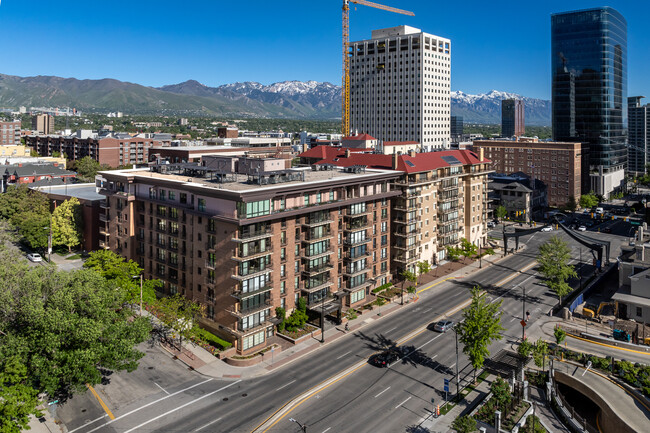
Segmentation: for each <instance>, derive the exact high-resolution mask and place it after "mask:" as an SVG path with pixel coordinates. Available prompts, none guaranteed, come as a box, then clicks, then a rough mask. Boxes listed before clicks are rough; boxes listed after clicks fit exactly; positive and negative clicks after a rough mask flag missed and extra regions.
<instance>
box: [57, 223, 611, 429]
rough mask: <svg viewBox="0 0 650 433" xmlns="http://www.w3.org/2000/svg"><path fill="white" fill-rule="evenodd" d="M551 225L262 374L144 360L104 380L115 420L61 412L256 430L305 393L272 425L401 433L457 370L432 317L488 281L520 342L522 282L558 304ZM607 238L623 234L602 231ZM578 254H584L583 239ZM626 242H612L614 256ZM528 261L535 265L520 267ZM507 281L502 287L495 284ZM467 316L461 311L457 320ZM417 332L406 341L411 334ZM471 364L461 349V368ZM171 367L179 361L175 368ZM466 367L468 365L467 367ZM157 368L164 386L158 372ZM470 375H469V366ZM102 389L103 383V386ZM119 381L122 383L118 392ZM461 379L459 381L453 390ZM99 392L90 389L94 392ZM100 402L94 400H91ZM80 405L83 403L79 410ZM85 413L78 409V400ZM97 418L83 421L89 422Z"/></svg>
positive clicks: (106, 423) (70, 420)
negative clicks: (217, 375) (540, 262)
mask: <svg viewBox="0 0 650 433" xmlns="http://www.w3.org/2000/svg"><path fill="white" fill-rule="evenodd" d="M553 234H555V232H552V233H537V234H535V235H532V236H529V237H528V239H524V240H523V241H522V243H527V248H526V249H525V250H524V251H522V252H520V253H518V254H515V255H511V256H509V257H506V258H505V259H504V260H502V261H500V262H499V263H497V264H495V265H493V266H491V267H489V268H486V269H483V270H481V271H479V272H477V273H474V274H472V275H471V276H470V278H468V279H466V280H456V281H448V282H445V283H443V284H440V285H438V286H436V288H435V290H431V291H430V292H433V293H427V294H426V295H423V296H421V297H420V300H419V301H418V302H417V303H414V304H411V305H409V306H407V307H405V308H403V309H400V310H398V311H396V312H395V313H393V314H391V315H388V316H386V317H384V318H382V319H381V320H368V321H367V322H368V323H367V325H366V326H364V327H363V328H362V329H361V330H359V331H356V332H353V333H350V334H349V335H348V336H346V337H345V338H340V339H338V340H335V341H333V342H330V343H328V344H326V346H325V347H323V348H322V349H320V350H317V351H315V352H312V353H310V354H309V355H307V356H305V357H303V358H301V359H298V360H296V361H294V362H293V363H291V364H290V365H288V366H286V367H284V368H282V369H280V370H278V371H277V372H274V373H272V374H269V375H267V376H265V377H263V378H259V379H254V380H246V381H235V380H231V381H224V380H215V379H209V378H205V377H202V376H200V375H198V374H197V373H193V372H192V373H189V372H188V375H187V377H185V376H184V375H178V374H176V373H174V372H173V371H172V370H170V371H169V374H170V375H174V377H172V378H168V377H166V376H165V372H164V366H162V367H161V369H160V370H161V371H158V370H157V369H156V367H158V365H153V367H154V370H149V369H148V367H150V366H152V365H149V366H148V367H144V369H143V368H142V367H141V368H140V369H139V370H138V371H137V372H134V373H131V374H125V373H120V374H116V375H115V378H114V379H113V383H111V384H109V385H106V387H105V388H106V390H105V393H100V395H108V396H111V401H109V402H107V403H108V406H109V407H110V408H111V411H112V414H113V416H114V419H113V420H111V419H109V417H105V416H103V415H104V413H103V411H101V408H100V410H98V405H97V403H94V402H93V403H82V401H84V399H83V398H79V399H78V402H77V403H74V404H72V402H74V400H75V399H73V401H71V402H70V403H68V404H66V405H64V406H63V407H61V408H60V409H59V416H61V417H62V419H63V420H64V421H65V423H66V425H67V426H68V430H69V431H70V432H74V431H76V432H79V433H90V432H95V431H97V432H121V433H129V432H153V431H155V432H194V431H200V432H249V431H251V430H253V429H254V428H255V427H256V426H258V425H260V424H261V423H262V422H264V421H265V420H266V419H267V418H268V417H269V416H271V415H272V414H273V413H274V412H276V411H277V410H278V409H280V408H281V407H282V406H283V405H285V404H286V403H288V402H290V401H292V400H293V399H294V398H296V397H297V396H299V395H301V394H304V393H307V395H306V398H305V399H304V400H302V402H301V403H300V404H299V405H297V406H295V407H294V408H293V409H292V410H291V412H290V413H287V414H286V415H285V416H284V417H283V418H281V419H280V420H279V421H278V422H277V423H276V424H275V425H274V426H273V427H272V428H271V429H270V430H269V431H276V432H279V431H282V432H286V431H300V428H299V426H298V425H297V424H295V423H292V422H290V421H289V417H293V418H295V419H297V420H298V421H300V422H302V423H305V424H307V425H308V426H309V431H310V432H313V431H317V432H326V431H330V432H336V431H359V432H364V431H369V432H370V431H403V430H404V429H405V428H406V427H407V426H409V425H416V424H417V423H419V422H420V421H421V419H422V418H423V417H426V416H429V415H430V411H431V408H432V404H431V398H432V397H433V398H435V399H436V402H439V401H441V399H443V397H444V396H443V395H442V394H441V393H440V391H441V390H442V384H443V378H445V377H446V378H451V376H452V375H453V373H454V372H455V364H456V353H455V342H454V335H453V333H447V334H438V333H435V332H433V331H430V330H428V329H426V327H427V325H428V324H429V323H431V322H432V321H434V320H437V319H438V318H439V317H440V316H441V315H443V314H444V313H445V312H447V311H449V310H450V309H452V308H454V307H455V306H457V305H459V304H461V303H462V302H463V301H465V300H467V299H469V291H468V290H467V288H468V287H471V286H472V285H474V284H480V285H481V286H482V287H483V288H486V289H488V292H489V293H488V296H490V297H491V299H492V300H503V305H502V311H503V318H502V323H503V325H504V327H505V328H507V330H506V331H505V332H504V338H503V339H502V340H501V341H500V342H498V343H496V344H494V345H493V347H491V352H492V353H495V352H496V351H498V350H499V349H500V348H502V347H504V346H507V345H511V344H512V343H515V342H516V341H517V339H519V338H520V337H521V325H520V324H519V321H520V320H521V316H522V293H523V289H522V287H524V286H525V287H526V295H527V302H528V306H527V309H528V310H529V311H530V312H531V320H532V321H534V320H536V319H537V318H538V317H539V316H540V315H542V314H544V313H546V312H547V311H548V310H549V309H550V308H551V306H552V305H553V304H554V303H555V302H556V301H555V297H554V295H553V294H552V293H550V292H549V291H548V289H547V288H546V287H545V286H542V285H541V284H539V281H538V280H537V277H536V276H535V273H534V267H533V266H532V265H531V264H532V263H534V260H535V257H536V255H537V247H538V246H539V245H540V244H541V243H542V242H543V241H546V240H547V239H548V238H549V237H550V236H551V235H553ZM599 236H606V237H611V238H612V239H617V242H618V243H620V242H622V241H621V238H620V237H617V236H614V235H608V234H600V235H599ZM572 246H573V247H574V257H577V255H578V254H577V245H573V243H572ZM617 250H618V247H616V246H615V245H614V244H613V245H612V254H613V256H615V255H616V254H617ZM522 269H527V270H525V271H524V272H521V270H522ZM497 285H498V286H500V287H495V286H497ZM459 317H460V314H456V315H454V316H453V318H454V319H455V320H458V318H459ZM405 336H409V338H408V340H406V341H405V340H404V337H405ZM395 343H398V344H400V345H404V346H408V347H409V352H411V353H410V354H409V355H408V356H407V357H406V358H404V359H403V360H402V361H401V362H400V363H398V364H396V365H394V366H392V367H391V368H388V369H380V368H377V367H374V366H371V365H369V364H367V362H366V360H367V358H368V357H369V356H370V355H371V354H373V353H375V352H377V351H379V350H381V349H382V348H383V347H385V346H388V345H392V344H395ZM466 364H467V360H466V358H465V357H464V356H463V355H462V354H461V356H460V359H459V366H460V367H461V369H462V368H463V367H464V366H465V365H466ZM352 367H354V368H355V369H354V371H352V372H350V373H349V374H348V375H346V376H345V377H343V378H340V379H339V380H337V381H334V382H333V383H331V384H330V385H329V386H328V387H326V388H323V389H322V390H320V391H318V392H317V393H312V394H310V393H308V391H309V390H310V389H311V388H313V387H315V386H317V385H319V384H321V383H322V382H324V381H326V380H328V379H331V378H334V377H336V376H337V375H338V374H339V373H341V372H342V371H345V370H346V369H349V368H352ZM170 368H171V367H170ZM466 371H467V370H466ZM154 372H155V373H157V375H158V376H159V381H168V382H165V383H158V382H156V383H157V384H158V386H159V388H161V389H159V390H158V392H156V390H155V388H153V387H155V386H156V385H152V384H151V383H150V382H155V381H154V380H153V379H152V375H153V374H154ZM461 376H462V374H461ZM98 388H99V389H100V391H101V390H102V389H101V388H102V387H98ZM115 388H117V391H116V390H115ZM453 388H454V387H453V386H452V389H453ZM89 397H91V396H89ZM89 401H91V402H92V400H89ZM75 405H76V406H77V407H76V408H75ZM82 406H85V408H86V412H84V413H83V414H80V413H79V411H78V410H76V409H78V408H79V407H82ZM88 421H94V422H92V424H87V425H84V423H85V422H88Z"/></svg>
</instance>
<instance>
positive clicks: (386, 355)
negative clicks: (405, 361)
mask: <svg viewBox="0 0 650 433" xmlns="http://www.w3.org/2000/svg"><path fill="white" fill-rule="evenodd" d="M401 358H402V349H400V348H399V347H391V348H390V349H386V350H384V351H383V352H381V353H378V354H376V355H373V356H371V357H370V360H369V361H370V363H371V364H372V365H376V366H377V367H386V368H389V367H390V366H391V365H393V364H394V363H395V362H397V361H399V360H400V359H401Z"/></svg>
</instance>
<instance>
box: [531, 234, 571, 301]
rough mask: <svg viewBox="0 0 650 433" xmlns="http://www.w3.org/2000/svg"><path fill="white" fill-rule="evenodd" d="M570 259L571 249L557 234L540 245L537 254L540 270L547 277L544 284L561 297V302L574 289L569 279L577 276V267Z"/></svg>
mask: <svg viewBox="0 0 650 433" xmlns="http://www.w3.org/2000/svg"><path fill="white" fill-rule="evenodd" d="M569 260H571V249H570V248H569V246H568V245H567V243H566V242H564V241H563V240H562V239H561V238H560V237H559V236H557V235H556V236H553V237H552V238H551V239H550V240H549V241H548V242H546V243H544V244H542V245H540V247H539V255H538V256H537V262H538V263H539V272H540V274H542V276H543V277H544V278H545V281H544V284H545V285H546V286H547V287H548V288H549V289H551V290H552V291H553V292H555V294H556V295H557V297H558V298H559V300H560V304H561V303H562V297H563V296H566V295H568V294H569V293H571V290H572V289H571V286H569V284H568V283H567V280H568V279H569V278H574V277H576V276H577V273H576V271H575V269H573V267H572V266H570V265H569Z"/></svg>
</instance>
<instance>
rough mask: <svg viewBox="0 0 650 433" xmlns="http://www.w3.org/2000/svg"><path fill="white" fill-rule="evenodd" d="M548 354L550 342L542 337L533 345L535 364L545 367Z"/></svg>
mask: <svg viewBox="0 0 650 433" xmlns="http://www.w3.org/2000/svg"><path fill="white" fill-rule="evenodd" d="M547 354H548V344H546V341H544V340H542V339H541V338H540V339H538V340H537V341H536V342H535V346H534V347H533V360H534V361H535V365H536V366H538V367H542V368H544V364H545V360H546V355H547Z"/></svg>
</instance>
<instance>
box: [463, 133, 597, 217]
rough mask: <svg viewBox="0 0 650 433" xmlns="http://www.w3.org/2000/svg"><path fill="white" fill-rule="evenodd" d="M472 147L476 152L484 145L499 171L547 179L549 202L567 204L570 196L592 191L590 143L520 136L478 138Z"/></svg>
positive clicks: (575, 197) (493, 164)
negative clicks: (490, 138)
mask: <svg viewBox="0 0 650 433" xmlns="http://www.w3.org/2000/svg"><path fill="white" fill-rule="evenodd" d="M473 149H474V151H475V152H479V151H480V150H481V149H482V150H483V151H484V152H485V156H486V158H488V159H490V160H491V161H492V168H493V169H494V170H495V171H496V172H497V173H503V174H512V173H517V172H522V173H525V174H526V175H528V176H530V177H531V178H535V179H539V180H541V181H542V182H544V184H546V186H547V195H548V205H549V206H555V207H561V206H564V205H566V203H567V202H568V201H569V198H570V197H573V198H574V199H575V200H576V202H578V201H579V200H580V195H581V194H586V193H588V192H589V188H590V185H589V146H588V145H587V144H582V143H560V142H550V141H539V140H538V139H536V138H526V137H521V138H518V139H517V140H476V141H474V144H473Z"/></svg>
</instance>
